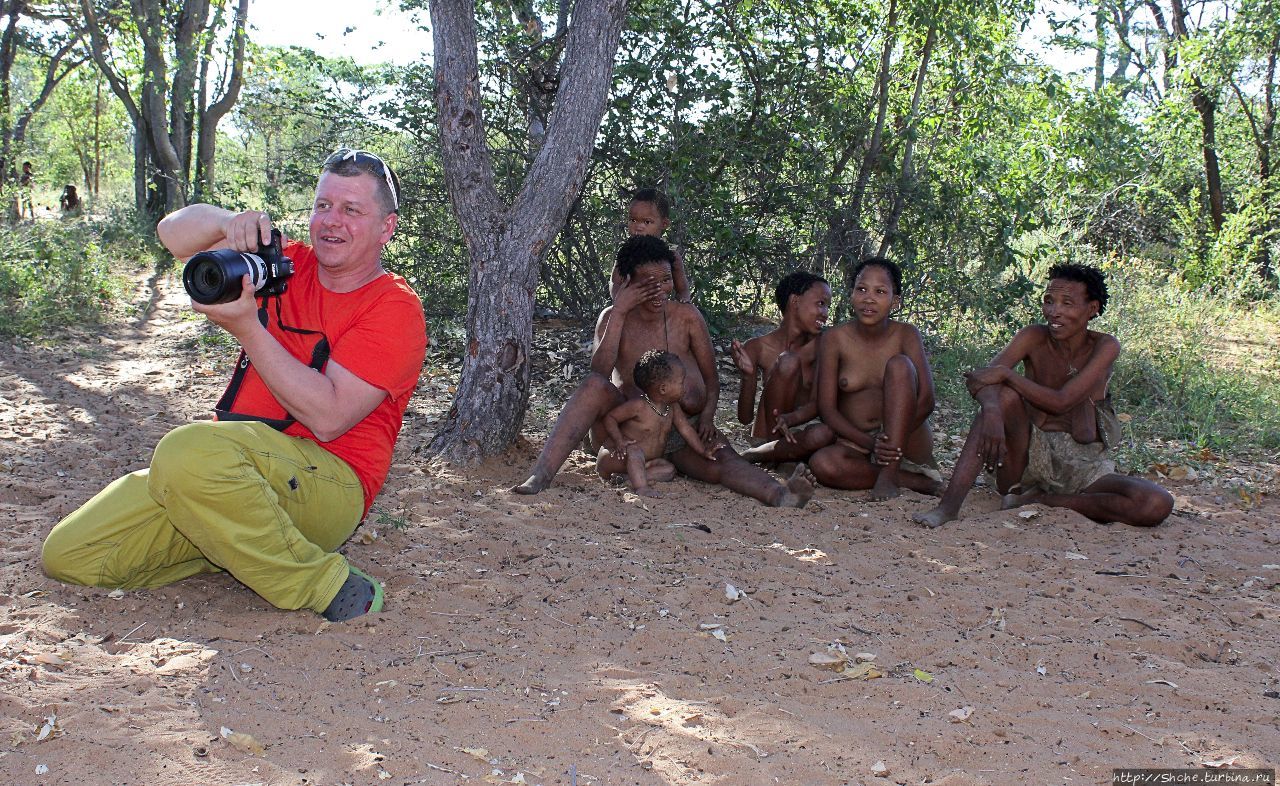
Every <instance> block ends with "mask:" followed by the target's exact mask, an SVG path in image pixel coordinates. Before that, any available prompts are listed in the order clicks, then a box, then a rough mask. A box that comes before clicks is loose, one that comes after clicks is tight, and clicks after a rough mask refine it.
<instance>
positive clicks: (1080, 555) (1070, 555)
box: [1063, 551, 1089, 559]
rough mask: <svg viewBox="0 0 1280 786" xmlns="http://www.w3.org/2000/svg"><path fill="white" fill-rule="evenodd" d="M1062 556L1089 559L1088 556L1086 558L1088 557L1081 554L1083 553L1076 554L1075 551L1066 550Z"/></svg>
mask: <svg viewBox="0 0 1280 786" xmlns="http://www.w3.org/2000/svg"><path fill="white" fill-rule="evenodd" d="M1063 556H1065V557H1066V558H1067V559H1089V558H1088V557H1086V556H1085V555H1083V554H1077V553H1075V552H1074V551H1068V552H1067V553H1066V554H1064V555H1063Z"/></svg>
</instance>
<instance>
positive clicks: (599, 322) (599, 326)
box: [596, 306, 613, 336]
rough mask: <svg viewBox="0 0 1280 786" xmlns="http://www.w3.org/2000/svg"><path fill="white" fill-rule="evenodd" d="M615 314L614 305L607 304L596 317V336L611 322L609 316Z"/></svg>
mask: <svg viewBox="0 0 1280 786" xmlns="http://www.w3.org/2000/svg"><path fill="white" fill-rule="evenodd" d="M612 314H613V306H605V307H604V310H603V311H601V312H600V316H599V317H597V318H596V336H599V335H600V334H601V333H603V332H604V329H605V326H607V325H608V324H609V317H610V316H612Z"/></svg>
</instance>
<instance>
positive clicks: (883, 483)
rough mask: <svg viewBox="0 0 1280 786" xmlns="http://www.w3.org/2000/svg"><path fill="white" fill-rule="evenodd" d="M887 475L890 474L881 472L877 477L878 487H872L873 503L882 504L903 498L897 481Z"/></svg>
mask: <svg viewBox="0 0 1280 786" xmlns="http://www.w3.org/2000/svg"><path fill="white" fill-rule="evenodd" d="M887 475H888V473H886V472H881V473H880V474H879V475H877V476H876V485H874V486H872V487H871V500H872V501H873V502H881V501H883V500H886V499H893V498H894V497H900V496H902V489H900V488H898V481H897V479H896V478H894V479H890V478H889V477H887Z"/></svg>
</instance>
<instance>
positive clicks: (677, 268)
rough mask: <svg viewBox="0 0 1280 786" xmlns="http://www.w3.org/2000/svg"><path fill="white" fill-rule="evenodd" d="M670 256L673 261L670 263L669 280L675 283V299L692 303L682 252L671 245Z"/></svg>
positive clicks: (691, 293)
mask: <svg viewBox="0 0 1280 786" xmlns="http://www.w3.org/2000/svg"><path fill="white" fill-rule="evenodd" d="M671 256H672V257H673V258H674V259H675V262H674V263H672V265H671V280H672V282H673V283H674V284H675V292H673V293H672V294H674V295H675V298H676V300H678V301H680V302H681V303H692V302H693V292H692V291H691V290H690V289H689V275H688V274H687V273H685V270H684V254H681V253H680V249H678V248H676V247H675V246H672V247H671Z"/></svg>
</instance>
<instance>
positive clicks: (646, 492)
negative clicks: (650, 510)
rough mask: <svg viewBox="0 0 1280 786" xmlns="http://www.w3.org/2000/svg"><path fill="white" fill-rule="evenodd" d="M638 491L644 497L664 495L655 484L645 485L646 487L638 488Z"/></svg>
mask: <svg viewBox="0 0 1280 786" xmlns="http://www.w3.org/2000/svg"><path fill="white" fill-rule="evenodd" d="M636 493H637V494H639V495H640V496H642V497H661V496H662V492H661V491H658V490H657V489H655V488H654V487H653V486H645V487H644V488H638V489H636Z"/></svg>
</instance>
